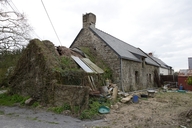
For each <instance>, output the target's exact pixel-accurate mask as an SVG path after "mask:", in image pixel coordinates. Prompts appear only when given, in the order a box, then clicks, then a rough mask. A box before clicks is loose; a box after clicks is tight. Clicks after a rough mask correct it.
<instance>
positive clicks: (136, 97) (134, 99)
mask: <svg viewBox="0 0 192 128" xmlns="http://www.w3.org/2000/svg"><path fill="white" fill-rule="evenodd" d="M138 101H139V97H138V96H137V95H134V96H133V103H137V102H138Z"/></svg>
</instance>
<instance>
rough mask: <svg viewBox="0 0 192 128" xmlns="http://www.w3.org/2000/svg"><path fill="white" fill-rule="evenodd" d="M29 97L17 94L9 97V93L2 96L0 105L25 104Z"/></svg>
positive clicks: (0, 96)
mask: <svg viewBox="0 0 192 128" xmlns="http://www.w3.org/2000/svg"><path fill="white" fill-rule="evenodd" d="M27 98H28V97H23V96H20V95H17V94H14V95H9V94H7V93H3V94H0V105H2V106H13V105H14V104H15V103H20V104H24V103H25V100H26V99H27Z"/></svg>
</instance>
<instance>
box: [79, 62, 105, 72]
mask: <svg viewBox="0 0 192 128" xmlns="http://www.w3.org/2000/svg"><path fill="white" fill-rule="evenodd" d="M81 60H82V61H83V62H84V63H86V64H87V65H88V66H89V67H90V68H91V69H92V70H94V71H95V72H97V73H104V71H103V70H102V69H101V68H99V67H98V66H97V65H95V64H94V63H93V62H91V61H90V60H89V59H88V58H81Z"/></svg>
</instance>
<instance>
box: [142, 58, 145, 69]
mask: <svg viewBox="0 0 192 128" xmlns="http://www.w3.org/2000/svg"><path fill="white" fill-rule="evenodd" d="M144 67H145V58H142V68H144Z"/></svg>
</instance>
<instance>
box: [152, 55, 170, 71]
mask: <svg viewBox="0 0 192 128" xmlns="http://www.w3.org/2000/svg"><path fill="white" fill-rule="evenodd" d="M150 57H151V58H152V59H153V60H154V61H156V62H157V63H158V64H159V65H160V67H162V68H166V69H169V68H170V66H168V65H167V64H165V63H164V62H163V61H162V60H160V59H158V58H156V57H154V56H150Z"/></svg>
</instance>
